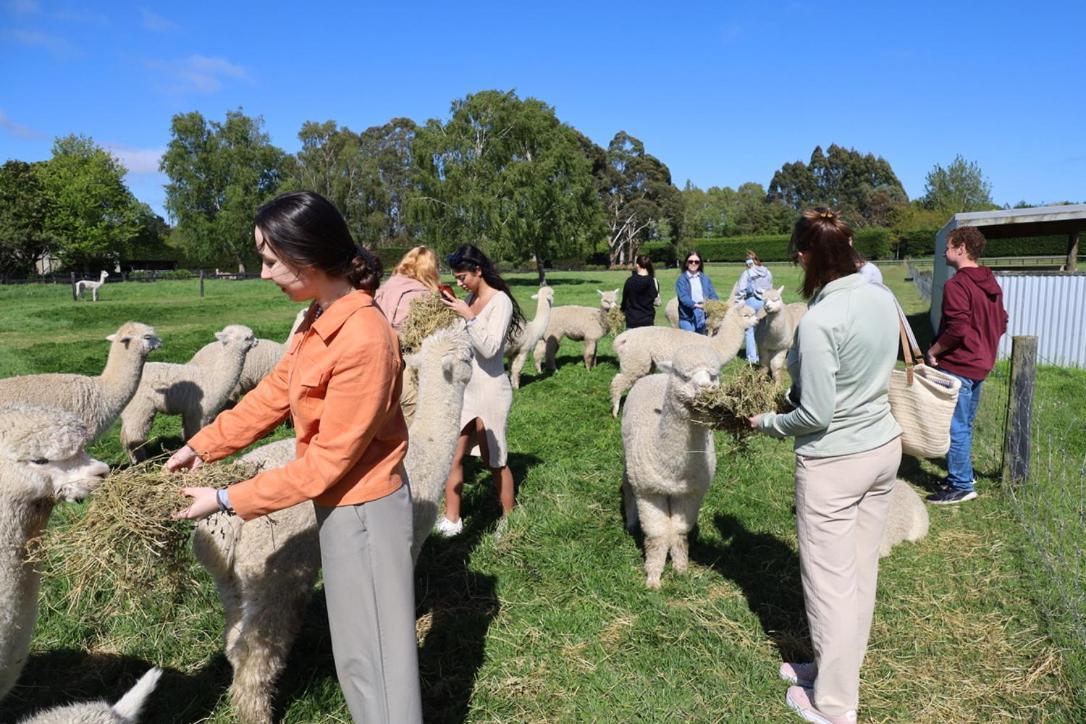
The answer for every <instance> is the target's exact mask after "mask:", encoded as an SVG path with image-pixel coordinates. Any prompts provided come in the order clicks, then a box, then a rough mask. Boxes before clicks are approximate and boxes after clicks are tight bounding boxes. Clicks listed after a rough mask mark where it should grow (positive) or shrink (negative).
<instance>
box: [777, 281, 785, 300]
mask: <svg viewBox="0 0 1086 724" xmlns="http://www.w3.org/2000/svg"><path fill="white" fill-rule="evenodd" d="M777 294H780V295H781V297H782V298H783V297H784V285H783V284H782V285H781V288H780V289H778V290H777Z"/></svg>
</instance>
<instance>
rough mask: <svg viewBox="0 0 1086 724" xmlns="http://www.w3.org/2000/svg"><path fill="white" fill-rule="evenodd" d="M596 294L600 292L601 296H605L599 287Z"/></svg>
mask: <svg viewBox="0 0 1086 724" xmlns="http://www.w3.org/2000/svg"><path fill="white" fill-rule="evenodd" d="M596 294H599V295H600V296H601V297H602V296H603V292H602V291H601V290H599V289H597V290H596Z"/></svg>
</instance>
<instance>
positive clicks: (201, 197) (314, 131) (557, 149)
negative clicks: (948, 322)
mask: <svg viewBox="0 0 1086 724" xmlns="http://www.w3.org/2000/svg"><path fill="white" fill-rule="evenodd" d="M298 138H299V141H300V144H301V148H300V149H299V151H298V152H297V153H296V154H289V153H286V152H285V151H283V150H282V149H280V148H278V147H276V146H275V145H274V144H272V143H271V140H270V137H269V136H268V134H267V133H266V132H265V130H264V126H263V120H262V119H261V118H260V117H253V116H248V115H246V114H245V113H244V112H243V111H242V110H240V109H239V110H234V111H229V112H227V113H226V115H225V118H223V119H222V120H213V119H208V118H205V117H204V116H203V115H202V114H201V113H198V112H190V113H181V114H178V115H176V116H174V117H173V119H172V122H171V126H170V142H169V144H168V146H167V149H166V151H165V153H164V154H163V156H162V159H161V163H160V168H161V170H162V171H163V172H164V173H165V174H166V176H167V177H168V182H167V183H166V185H165V192H166V200H165V207H166V211H167V212H168V214H169V216H170V218H171V221H172V222H173V226H172V227H170V226H168V225H167V224H166V222H165V221H164V220H163V219H161V218H160V217H157V216H156V215H155V214H154V213H153V212H152V211H151V209H150V208H149V207H147V205H146V204H143V203H140V202H139V201H137V200H136V199H135V198H134V197H133V196H132V194H131V192H130V191H129V190H128V189H127V187H126V186H125V184H124V180H123V177H124V173H125V169H124V167H123V166H122V165H121V163H120V162H119V161H118V160H117V159H116V158H114V157H113V156H111V155H110V154H109V153H108V152H107V151H105V150H104V149H102V148H100V147H99V146H97V145H96V144H95V143H94V142H93V140H91V139H89V138H85V137H82V136H68V137H65V138H60V139H57V141H56V142H55V143H54V147H53V155H52V158H50V159H49V160H48V161H42V162H38V163H25V162H22V161H17V160H11V161H8V162H7V163H5V164H4V165H3V167H0V273H4V274H8V275H10V274H19V273H27V272H29V271H30V270H32V268H33V264H34V262H35V261H36V260H38V259H40V258H41V257H42V256H43V255H45V254H52V255H54V256H58V257H60V258H61V260H62V261H63V262H64V263H65V264H67V265H69V266H74V267H80V266H86V265H87V264H88V263H91V262H92V261H96V260H99V259H104V258H118V257H123V256H125V255H128V256H132V255H133V254H134V253H135V252H136V250H139V249H144V250H146V249H148V248H151V247H154V246H156V245H159V246H161V245H162V244H164V243H167V244H169V246H170V247H172V248H174V249H177V250H178V251H179V252H181V253H183V254H184V256H185V257H186V258H187V259H188V260H190V261H191V262H193V263H199V264H212V263H224V261H226V260H229V261H230V262H232V263H235V264H236V265H237V266H238V269H239V271H244V270H245V269H246V267H247V265H249V264H251V263H252V262H253V261H254V260H255V257H254V253H253V246H252V219H253V215H254V212H255V210H256V208H257V207H258V206H259V205H260V204H262V203H264V202H265V201H267V200H268V199H270V198H271V197H273V196H274V195H276V194H278V193H281V192H284V191H289V190H296V189H312V190H314V191H317V192H319V193H321V194H323V195H325V196H327V197H328V198H329V199H331V200H332V201H333V202H334V203H335V204H336V206H337V207H338V208H339V209H340V210H341V211H342V212H343V214H344V216H345V217H346V219H347V221H348V223H349V225H350V227H351V230H352V233H353V234H354V235H355V238H356V240H357V241H358V242H359V243H361V244H364V245H367V246H370V247H382V246H395V247H401V246H409V245H412V244H416V243H424V244H427V245H430V246H432V247H434V248H437V249H438V250H441V251H445V250H449V249H451V248H453V247H455V246H456V245H458V244H461V243H464V242H471V243H475V244H478V245H480V246H482V247H483V248H484V249H485V250H486V251H487V252H488V253H490V254H491V255H493V256H494V257H495V258H498V259H501V260H503V261H506V262H510V263H513V264H516V265H527V264H534V265H535V266H536V268H537V269H538V270H539V273H540V276H541V277H542V274H543V265H544V263H545V262H546V261H551V260H563V259H565V260H573V259H578V260H584V259H585V258H586V257H588V256H589V255H593V254H595V255H596V256H598V257H599V260H600V261H601V262H606V263H608V264H610V265H620V264H627V263H629V262H630V261H631V260H632V259H633V257H634V256H635V255H636V254H637V252H638V249H639V248H640V246H641V245H642V244H644V243H645V242H648V241H665V242H671V243H675V244H681V243H682V242H684V240H689V239H697V238H706V237H726V236H734V235H756V234H779V233H784V232H786V231H787V230H788V229H789V228H790V226H791V224H792V222H793V220H794V219H795V216H796V213H797V212H798V211H799V210H801V209H804V208H810V207H812V206H829V207H832V208H835V209H837V210H839V211H840V212H841V213H842V214H843V215H844V217H845V218H846V219H847V220H848V221H849V222H850V223H851V224H853V225H854V226H856V227H858V228H862V227H867V226H879V227H897V228H903V229H910V228H912V229H915V228H936V227H938V226H941V225H942V223H944V222H945V220H946V218H947V216H948V215H949V214H952V213H955V212H957V211H973V210H982V209H988V208H993V207H994V204H993V203H992V199H991V186H990V184H989V183H988V181H987V180H986V179H985V178H984V175H983V173H982V172H981V169H980V168H979V166H978V165H977V164H976V163H973V162H970V161H967V160H965V159H963V158H961V157H960V156H959V157H956V158H955V159H954V160H953V161H952V162H951V163H950V164H948V165H947V166H946V167H943V166H940V165H936V166H935V167H934V168H933V169H932V170H931V172H930V173H929V174H928V176H927V183H926V186H925V194H924V196H922V197H921V198H919V199H915V200H910V199H909V198H908V196H907V194H906V193H905V190H904V188H903V187H902V185H901V182H900V181H899V180H898V178H897V176H896V175H895V174H894V171H893V169H892V168H891V166H890V164H889V162H887V161H886V160H885V159H883V158H882V157H878V156H875V155H873V154H870V153H861V152H859V151H857V150H855V149H852V148H845V147H843V146H839V145H837V144H832V145H830V146H829V147H828V148H827V149H826V150H825V151H824V150H823V149H822V148H821V147H817V148H815V149H814V151H813V152H812V154H811V157H810V159H809V160H808V161H807V162H803V161H801V160H797V161H793V162H787V163H784V164H783V165H782V166H781V167H780V169H779V170H777V171H776V172H775V173H774V174H773V177H772V179H771V180H770V182H769V185H768V187H763V186H762V185H761V184H759V183H756V182H749V183H744V184H742V185H740V186H739V187H738V188H736V189H732V188H730V187H724V188H719V187H711V188H708V189H705V190H703V189H700V188H698V187H696V186H694V185H693V184H691V183H690V182H689V181H687V182H686V184H685V186H684V187H683V188H682V189H680V188H678V187H677V186H676V185H675V184H674V183H673V181H672V177H671V172H670V170H669V169H668V167H667V164H666V163H664V162H663V161H662V160H660V159H659V158H657V157H656V156H654V155H652V154H651V153H649V151H648V150H647V149H646V147H645V144H644V143H643V142H642V141H641V140H640V139H638V138H636V137H634V136H632V135H630V134H628V133H626V132H625V131H618V132H617V133H615V135H614V137H613V138H612V139H611V141H610V143H608V145H607V146H606V147H602V146H600V145H598V144H596V143H595V142H594V141H592V140H591V139H589V138H588V137H587V136H585V135H584V134H582V133H581V132H580V131H578V130H577V129H576V128H573V127H572V126H570V125H569V124H567V123H563V122H562V121H561V120H560V119H559V118H558V117H557V115H556V113H555V110H554V108H553V107H551V106H549V105H547V104H546V103H544V102H543V101H541V100H538V99H535V98H525V99H521V98H519V97H518V96H517V95H516V93H515V92H512V91H493V90H488V91H481V92H478V93H474V94H471V95H468V96H466V97H465V98H462V99H457V100H455V101H453V103H452V105H451V108H450V112H449V116H448V117H447V118H446V119H444V120H439V119H431V120H428V121H427V122H426V123H424V124H421V125H420V124H417V123H415V122H414V121H412V120H411V119H409V118H392V119H390V120H389V121H388V122H387V123H385V124H383V125H380V126H373V127H370V128H367V129H365V130H363V131H360V132H357V131H354V130H351V129H350V128H348V127H347V126H341V125H339V124H338V123H337V122H335V121H331V120H329V121H325V122H315V121H307V122H306V123H304V124H303V125H302V128H301V129H300V131H299V133H298Z"/></svg>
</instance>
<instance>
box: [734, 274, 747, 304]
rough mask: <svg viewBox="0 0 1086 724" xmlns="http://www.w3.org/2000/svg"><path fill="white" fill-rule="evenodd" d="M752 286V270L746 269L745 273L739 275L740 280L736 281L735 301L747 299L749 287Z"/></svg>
mask: <svg viewBox="0 0 1086 724" xmlns="http://www.w3.org/2000/svg"><path fill="white" fill-rule="evenodd" d="M749 286H750V270H749V269H744V270H743V273H742V274H740V275H739V281H737V282H736V283H735V301H736V302H737V303H738V302H741V301H743V300H744V299H746V296H747V287H749Z"/></svg>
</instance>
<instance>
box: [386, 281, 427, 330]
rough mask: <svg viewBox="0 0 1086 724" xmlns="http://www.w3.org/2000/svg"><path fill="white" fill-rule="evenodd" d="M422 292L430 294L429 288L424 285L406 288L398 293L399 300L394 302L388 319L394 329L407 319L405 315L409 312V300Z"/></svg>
mask: <svg viewBox="0 0 1086 724" xmlns="http://www.w3.org/2000/svg"><path fill="white" fill-rule="evenodd" d="M423 294H430V290H429V289H427V288H426V287H421V288H417V289H408V290H407V291H405V292H404V293H403V294H401V295H400V300H399V301H398V302H396V309H395V310H394V311H393V313H392V319H391V320H389V322H390V324H392V326H393V327H394V328H395V329H397V330H398V329H399V328H400V327H401V326H402V325H403V323H404V322H406V321H407V315H409V314H410V313H411V302H413V301H414V300H416V299H418V298H419V297H421V296H422V295H423Z"/></svg>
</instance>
